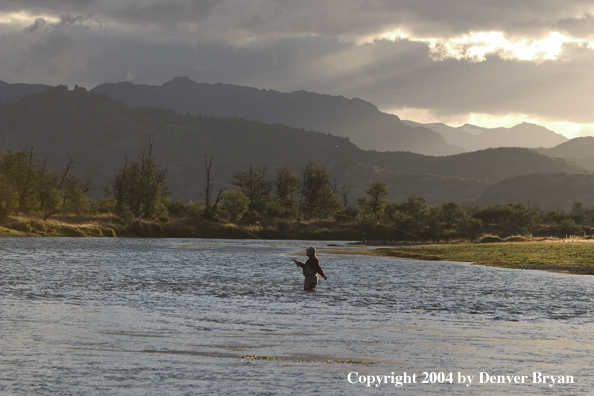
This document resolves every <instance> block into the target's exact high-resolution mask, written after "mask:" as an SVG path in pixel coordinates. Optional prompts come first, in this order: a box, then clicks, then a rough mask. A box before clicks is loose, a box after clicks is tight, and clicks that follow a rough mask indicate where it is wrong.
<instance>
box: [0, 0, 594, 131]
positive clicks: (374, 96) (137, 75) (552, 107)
mask: <svg viewBox="0 0 594 396" xmlns="http://www.w3.org/2000/svg"><path fill="white" fill-rule="evenodd" d="M176 76H186V77H189V78H191V79H192V80H194V81H196V82H206V83H217V82H221V83H228V84H238V85H245V86H252V87H257V88H263V89H274V90H277V91H281V92H292V91H297V90H306V91H312V92H319V93H325V94H330V95H342V96H345V97H347V98H354V97H357V98H360V99H363V100H367V101H369V102H371V103H373V104H375V105H376V106H377V107H378V108H379V109H380V110H381V111H384V112H388V113H393V114H396V115H398V116H399V117H400V118H401V119H408V120H413V121H417V122H422V123H429V122H443V123H445V124H448V125H451V126H459V125H463V124H465V123H471V124H475V125H479V126H484V127H499V126H505V127H510V126H513V125H515V124H518V123H521V122H532V123H536V124H539V125H543V126H545V127H547V128H549V129H551V130H553V131H555V132H558V133H561V134H563V135H565V136H567V137H570V138H571V137H576V136H586V135H594V111H592V104H591V103H592V100H591V97H592V93H593V92H594V2H592V1H591V0H585V1H584V0H563V1H559V0H513V1H511V0H497V1H493V0H2V2H0V80H2V81H5V82H8V83H43V84H49V85H58V84H66V85H68V86H69V87H70V88H72V87H73V86H74V85H79V86H83V87H86V88H88V89H90V88H93V87H95V86H97V85H99V84H101V83H105V82H120V81H131V82H133V83H135V84H154V85H160V84H162V83H164V82H166V81H169V80H171V79H172V78H173V77H176Z"/></svg>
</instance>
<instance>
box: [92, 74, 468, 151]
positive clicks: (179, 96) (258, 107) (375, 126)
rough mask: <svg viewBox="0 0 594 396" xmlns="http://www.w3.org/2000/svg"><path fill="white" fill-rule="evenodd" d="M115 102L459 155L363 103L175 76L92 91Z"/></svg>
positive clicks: (434, 136) (439, 139)
mask: <svg viewBox="0 0 594 396" xmlns="http://www.w3.org/2000/svg"><path fill="white" fill-rule="evenodd" d="M91 92H94V93H102V94H105V95H107V96H109V97H112V98H114V99H117V100H119V101H121V102H123V103H125V104H127V105H128V106H129V107H131V108H135V107H139V106H144V107H159V108H163V109H171V110H174V111H176V112H178V113H182V114H186V113H189V114H192V115H205V116H212V117H237V118H245V119H246V120H251V121H262V122H266V123H270V124H282V125H288V126H292V127H294V128H303V129H306V130H314V131H318V132H323V133H331V134H333V135H336V136H343V137H348V138H349V139H350V140H351V142H353V143H354V144H356V145H357V146H358V147H359V148H362V149H364V150H378V151H411V152H415V153H422V154H427V155H448V154H455V153H460V152H462V151H463V150H462V149H461V148H460V147H455V146H452V145H449V144H447V143H446V141H445V139H444V138H443V136H441V135H440V134H439V133H436V132H434V131H432V130H430V129H427V128H412V127H410V126H408V125H406V124H405V123H403V122H402V121H400V119H399V118H398V117H397V116H395V115H392V114H386V113H382V112H381V111H379V110H378V109H377V107H376V106H374V105H372V104H371V103H369V102H366V101H364V100H361V99H357V98H355V99H347V98H345V97H343V96H330V95H322V94H318V93H314V92H306V91H296V92H292V93H282V92H277V91H273V90H265V89H257V88H250V87H243V86H239V85H231V84H204V83H196V82H194V81H192V80H190V79H189V78H187V77H176V78H174V79H173V80H171V81H168V82H166V83H164V84H163V85H160V86H155V85H135V84H132V83H131V82H121V83H115V84H112V83H106V84H101V85H99V86H97V87H95V88H93V89H92V90H91Z"/></svg>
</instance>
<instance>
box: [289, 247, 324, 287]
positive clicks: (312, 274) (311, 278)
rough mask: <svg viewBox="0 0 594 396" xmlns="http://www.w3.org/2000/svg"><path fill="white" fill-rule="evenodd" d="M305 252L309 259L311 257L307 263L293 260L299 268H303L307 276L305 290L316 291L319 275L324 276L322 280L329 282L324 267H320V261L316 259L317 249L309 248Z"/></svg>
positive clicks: (304, 274)
mask: <svg viewBox="0 0 594 396" xmlns="http://www.w3.org/2000/svg"><path fill="white" fill-rule="evenodd" d="M305 251H306V253H307V257H309V259H308V260H307V261H306V262H305V263H302V262H301V261H297V260H295V259H293V261H294V262H295V264H296V265H297V266H298V267H301V268H303V276H305V282H304V283H303V289H305V290H316V286H317V285H318V274H320V275H322V278H324V279H326V280H328V278H327V277H326V274H325V273H324V270H323V269H322V267H320V260H318V258H317V257H316V249H315V248H313V247H308V248H307V249H305Z"/></svg>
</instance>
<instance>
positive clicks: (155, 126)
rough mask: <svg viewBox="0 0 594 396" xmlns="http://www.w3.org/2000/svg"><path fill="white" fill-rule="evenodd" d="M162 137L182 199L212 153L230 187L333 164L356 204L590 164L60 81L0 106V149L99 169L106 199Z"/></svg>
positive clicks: (194, 188)
mask: <svg viewBox="0 0 594 396" xmlns="http://www.w3.org/2000/svg"><path fill="white" fill-rule="evenodd" d="M149 136H150V137H152V139H153V141H154V148H155V154H156V155H157V158H158V160H159V162H160V163H161V164H163V165H164V166H167V167H168V170H167V176H168V180H169V187H170V189H171V190H172V192H173V195H172V197H173V198H174V199H177V198H181V199H184V200H196V199H201V198H200V196H199V193H200V192H202V189H203V186H204V165H203V164H204V155H207V156H208V157H209V158H212V159H213V161H214V167H213V170H214V174H215V175H216V177H217V181H219V182H221V183H224V184H220V185H219V187H227V188H229V187H230V186H229V185H228V183H229V181H230V179H231V176H232V175H233V174H234V173H236V172H237V171H240V170H245V169H247V167H248V166H250V165H252V166H255V167H266V168H267V169H268V175H269V176H270V177H272V176H273V168H274V167H276V166H279V165H285V164H286V165H289V166H290V167H291V168H292V169H293V171H294V172H295V173H299V172H300V171H301V169H303V167H304V166H305V165H306V164H307V163H308V162H309V161H313V162H325V163H326V164H327V165H328V168H329V169H330V171H331V173H332V175H333V177H334V178H335V179H336V184H337V187H338V188H339V189H341V188H342V186H345V185H346V186H348V187H350V188H351V197H350V199H351V203H354V202H355V201H354V200H355V198H357V197H360V196H363V195H364V192H365V190H366V188H367V187H368V185H369V183H370V182H371V181H372V180H373V179H375V178H382V179H384V180H386V181H387V182H388V183H389V187H390V199H393V200H400V199H404V198H406V197H408V196H410V195H411V194H413V193H416V194H417V195H421V196H424V197H426V198H427V199H428V201H429V202H430V203H439V202H443V201H459V202H469V201H472V200H474V199H476V198H477V197H479V196H480V195H481V193H482V192H483V191H484V189H485V188H486V187H487V186H489V185H490V184H492V183H493V182H496V181H499V180H502V179H505V178H507V177H512V176H516V175H521V174H527V173H533V172H536V171H539V170H540V171H546V172H574V173H576V172H577V173H585V172H586V171H585V170H584V169H582V168H579V167H578V166H576V165H575V164H572V163H568V162H567V161H564V160H560V159H551V158H549V157H546V156H545V155H542V154H538V153H536V152H534V151H532V150H528V149H492V150H485V151H483V152H477V153H465V154H459V155H452V156H447V157H431V156H424V155H421V154H414V153H410V152H375V151H364V150H361V149H360V148H358V147H357V146H355V145H354V144H353V143H351V142H350V141H349V139H347V138H344V137H338V136H333V135H330V134H325V133H319V132H314V131H306V130H304V129H295V128H291V127H287V126H283V125H278V124H265V123H262V122H255V121H246V120H242V119H239V118H214V117H205V116H191V115H181V114H178V113H175V112H174V111H172V110H163V109H157V108H143V107H138V108H135V109H130V108H129V107H128V106H126V105H125V104H123V103H121V102H119V101H116V100H114V99H112V98H109V97H107V96H106V95H100V94H93V93H89V92H87V91H86V90H85V89H83V88H78V89H75V90H72V91H69V90H67V88H65V87H57V88H54V89H51V90H47V91H44V92H43V93H40V94H34V95H29V96H25V97H23V98H22V99H21V100H19V101H18V102H16V103H4V104H0V149H2V150H7V149H11V150H16V149H23V148H29V147H34V150H35V152H36V153H37V157H38V158H40V159H43V158H46V159H47V164H48V166H50V167H53V168H56V169H63V167H64V166H65V164H66V163H67V162H68V159H69V158H72V159H74V161H75V165H76V168H75V169H74V172H75V173H76V174H78V175H83V174H84V173H90V174H92V175H94V187H95V189H94V196H95V197H97V196H101V195H102V194H103V190H104V187H105V185H106V184H107V183H108V182H109V181H111V179H112V178H113V175H114V174H115V172H116V171H117V169H118V168H119V167H120V166H122V165H123V163H124V161H125V158H126V157H128V158H130V159H134V158H136V156H137V155H138V152H139V149H140V148H141V147H143V146H144V145H145V144H146V143H147V142H148V140H149Z"/></svg>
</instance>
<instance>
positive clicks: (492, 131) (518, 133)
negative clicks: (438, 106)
mask: <svg viewBox="0 0 594 396" xmlns="http://www.w3.org/2000/svg"><path fill="white" fill-rule="evenodd" d="M402 122H404V123H405V124H407V125H410V126H413V127H423V128H428V129H431V130H433V131H435V132H437V133H439V134H441V135H443V137H444V138H445V140H446V142H448V143H449V144H452V145H455V146H459V147H462V148H464V150H465V151H477V150H484V149H488V148H497V147H528V148H537V147H553V146H557V145H559V144H561V143H564V142H567V141H568V140H569V139H567V138H566V137H565V136H563V135H561V134H558V133H555V132H553V131H551V130H549V129H547V128H545V127H542V126H539V125H535V124H530V123H527V122H524V123H522V124H518V125H515V126H513V127H511V128H483V127H479V126H476V125H470V124H465V125H463V126H461V127H450V126H447V125H445V124H442V123H432V124H421V123H418V122H414V121H407V120H404V121H402Z"/></svg>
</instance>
